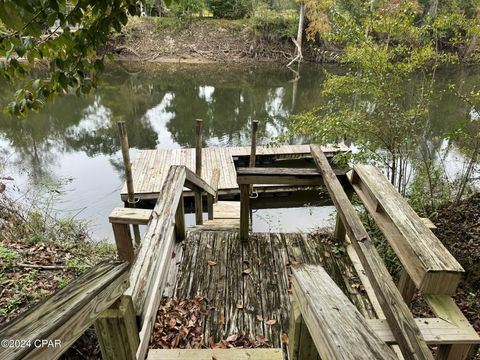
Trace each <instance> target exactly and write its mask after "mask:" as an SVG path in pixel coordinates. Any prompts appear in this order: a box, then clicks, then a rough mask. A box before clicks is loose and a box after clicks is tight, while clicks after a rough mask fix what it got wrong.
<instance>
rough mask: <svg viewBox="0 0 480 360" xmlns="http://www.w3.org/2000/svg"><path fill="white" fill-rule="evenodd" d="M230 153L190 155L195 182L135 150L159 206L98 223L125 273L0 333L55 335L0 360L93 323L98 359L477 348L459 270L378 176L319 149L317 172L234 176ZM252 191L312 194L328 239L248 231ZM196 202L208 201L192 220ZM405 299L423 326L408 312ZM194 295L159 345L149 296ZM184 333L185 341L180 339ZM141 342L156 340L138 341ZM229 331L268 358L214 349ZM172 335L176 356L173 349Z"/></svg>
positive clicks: (422, 353) (156, 309)
mask: <svg viewBox="0 0 480 360" xmlns="http://www.w3.org/2000/svg"><path fill="white" fill-rule="evenodd" d="M199 138H200V137H199ZM200 144H201V141H198V147H197V148H198V152H197V155H198V154H201V151H200V149H201V146H200ZM240 150H241V148H240ZM240 150H239V149H232V148H226V149H218V148H216V149H205V150H204V151H205V152H206V153H209V154H210V155H206V156H204V162H202V163H201V162H200V156H198V157H197V158H196V160H197V161H198V162H197V163H198V164H199V166H200V164H204V168H203V167H202V171H201V173H200V171H199V172H198V173H195V172H193V171H192V169H194V163H195V162H194V161H193V160H195V157H194V156H193V155H194V154H195V152H192V151H191V149H184V150H165V151H164V150H154V151H150V152H145V153H144V154H143V155H142V153H140V154H139V158H137V163H136V164H137V168H136V169H137V171H140V173H138V174H137V175H139V176H140V178H139V180H137V183H138V184H137V185H139V186H140V185H143V184H145V186H146V187H144V188H141V187H140V188H139V189H140V190H143V191H146V190H148V191H149V192H144V193H143V194H144V195H146V196H158V200H157V201H156V204H155V207H154V208H153V210H148V209H139V208H137V209H131V208H119V209H115V210H114V211H112V213H111V215H110V217H109V220H110V222H111V223H112V226H113V231H114V235H115V242H116V245H117V252H118V257H119V259H120V260H122V261H124V262H128V263H130V265H127V264H125V263H119V262H110V263H101V264H99V265H97V266H96V267H95V268H93V269H92V270H90V271H89V272H87V273H85V274H84V275H82V276H81V277H79V278H78V279H76V280H74V281H72V282H71V283H70V284H68V285H67V286H66V287H65V288H63V289H62V290H60V291H59V292H57V293H55V294H54V295H53V296H52V297H50V298H49V299H48V300H47V301H43V302H41V303H40V304H38V305H37V306H36V307H35V308H34V309H32V310H30V311H28V312H26V313H24V314H23V315H22V316H20V317H19V318H17V319H16V320H14V321H12V322H10V323H8V324H7V326H5V327H4V328H3V329H0V338H2V339H25V341H28V342H31V343H32V344H34V341H35V339H49V340H53V339H57V340H58V341H61V344H62V347H61V348H59V347H35V346H28V347H27V346H26V347H10V346H7V347H4V348H3V349H2V348H0V358H1V359H5V360H18V359H23V358H32V359H33V358H35V359H36V358H42V359H43V358H52V359H53V358H58V357H59V356H60V354H62V353H63V352H64V351H65V350H66V349H67V348H68V347H69V346H70V345H72V344H73V342H74V341H75V340H76V339H78V338H79V337H80V335H81V334H82V333H83V332H84V331H85V330H86V329H88V328H89V327H90V326H91V325H92V324H94V325H95V330H96V334H97V338H98V341H99V344H100V348H101V351H102V358H103V359H105V360H116V359H128V360H144V359H145V358H148V359H152V360H154V359H172V360H186V359H197V360H200V359H218V360H227V359H231V358H236V359H237V358H238V359H252V360H253V359H258V360H267V359H269V360H281V359H282V356H284V358H287V357H286V355H287V351H288V359H290V360H318V359H319V358H322V359H332V360H344V359H362V360H371V359H378V360H380V359H381V360H384V359H392V360H393V359H397V358H398V359H399V360H403V359H408V360H433V359H434V357H433V354H432V353H431V351H430V348H429V345H436V346H437V349H436V359H442V360H467V359H469V358H471V357H472V356H473V354H475V353H476V352H477V349H478V344H480V336H479V335H478V334H477V333H476V331H475V329H474V328H473V327H472V326H471V325H470V324H469V322H468V320H467V318H466V317H465V316H464V315H463V314H462V312H461V311H460V309H459V308H458V306H457V305H456V304H455V302H454V299H453V298H452V297H451V295H452V293H454V291H455V289H456V287H457V285H458V282H459V281H460V278H461V275H462V273H463V269H462V267H461V266H460V265H459V264H458V263H457V261H456V260H455V258H454V257H453V256H452V255H451V254H450V253H449V252H448V251H447V249H445V248H444V246H443V244H442V243H441V242H440V240H439V239H438V238H436V237H435V235H434V234H433V233H432V232H431V230H430V229H429V228H430V227H431V224H429V223H427V222H426V221H425V220H424V219H422V218H420V217H419V216H418V215H417V214H416V213H415V212H414V211H413V209H411V208H410V207H409V205H408V203H407V202H406V200H405V199H403V198H402V197H401V196H400V194H398V193H397V192H396V189H395V188H394V187H393V185H391V184H390V183H389V182H388V180H387V179H386V178H385V177H384V175H383V174H381V173H380V172H379V171H378V170H377V169H375V168H374V167H371V166H366V165H356V166H354V167H353V169H352V171H351V172H350V173H349V174H348V175H347V176H345V172H342V171H336V170H335V169H333V168H332V167H331V165H330V163H329V161H328V159H327V157H326V154H325V153H324V152H323V151H322V149H321V148H320V147H319V146H318V145H311V146H310V152H311V156H312V158H313V160H314V162H315V164H316V165H317V169H312V168H308V167H305V168H303V169H302V168H298V167H291V168H288V167H279V166H274V167H255V168H254V167H248V168H242V166H244V165H243V164H245V163H246V162H245V160H246V159H247V160H250V159H248V154H249V150H248V149H247V148H243V150H242V151H243V152H241V151H240ZM328 150H329V148H324V151H328ZM330 150H332V149H331V148H330ZM306 151H307V149H305V148H303V147H290V148H285V147H282V148H275V149H268V148H260V149H259V151H258V153H259V154H260V155H259V156H258V157H257V159H259V163H260V164H263V165H264V164H265V163H266V162H267V161H268V162H271V160H272V159H273V162H275V161H276V160H281V159H291V158H295V157H296V158H305V157H307V154H306ZM336 151H338V149H335V151H333V150H332V151H331V152H330V153H329V154H330V155H332V153H334V152H336ZM188 153H191V154H190V155H188ZM252 154H255V152H254V151H252ZM327 154H328V152H327ZM183 155H184V157H183ZM209 156H210V157H209ZM242 157H244V158H242ZM262 157H264V158H263V159H262ZM268 157H270V158H268ZM236 158H237V164H236V163H235V159H236ZM253 158H254V156H252V158H251V159H253ZM138 159H143V160H141V161H140V160H138ZM212 159H216V160H215V161H216V162H213V160H212ZM127 160H128V159H127ZM227 160H228V161H227ZM162 161H163V162H164V164H163V165H162V164H161V162H162ZM187 162H188V164H186V163H187ZM126 163H127V164H130V162H129V161H126ZM182 163H185V164H184V165H171V164H182ZM227 163H229V164H230V165H229V166H227V165H226V164H227ZM252 163H253V161H252ZM142 164H143V165H142ZM236 165H238V169H237V168H236ZM249 165H252V166H253V165H254V164H249ZM273 165H279V164H273ZM295 165H297V164H295ZM139 166H140V167H142V166H143V168H140V167H139ZM167 168H168V171H166V169H167ZM197 169H199V168H198V167H197ZM218 169H220V170H221V174H220V172H219V171H218ZM229 169H230V170H229ZM164 172H166V174H165V173H164ZM229 172H231V173H229ZM128 173H129V171H128ZM202 174H203V176H205V178H204V177H202ZM212 174H215V176H211V175H212ZM219 175H221V176H220V178H221V179H223V180H221V181H223V183H222V182H221V187H222V186H223V188H222V189H223V191H224V192H227V191H234V190H235V191H238V190H237V187H236V186H237V184H238V185H239V187H240V189H239V190H240V202H222V201H219V202H217V203H216V204H215V203H214V202H215V199H216V197H217V196H216V195H217V189H218V187H217V185H218V176H219ZM227 175H228V176H227ZM208 177H210V179H208ZM228 181H230V183H228ZM129 183H130V182H129ZM258 184H268V185H269V186H278V185H276V184H280V185H281V186H284V188H285V189H287V186H297V187H298V186H320V185H325V187H326V189H327V191H328V193H329V195H330V198H331V200H332V202H333V203H334V205H335V207H336V209H337V221H336V226H335V231H334V233H333V234H328V235H327V234H318V233H314V234H305V233H295V234H281V233H278V231H275V232H272V233H252V232H251V230H250V226H249V223H250V209H251V202H252V201H251V197H250V189H251V187H252V186H255V188H257V185H258ZM148 186H150V187H149V188H148ZM229 186H232V187H229ZM185 187H187V188H188V189H190V191H193V192H195V214H196V216H195V218H196V219H195V221H196V225H195V226H194V227H192V228H188V229H187V228H186V224H185V207H184V201H183V196H184V194H185V190H184V189H185ZM265 189H266V188H265ZM202 193H203V194H206V197H207V210H208V219H209V220H208V221H205V222H204V221H203V216H202V214H203V211H202V206H203V201H201V196H202ZM353 193H356V194H357V195H358V197H359V199H360V201H361V202H362V203H363V204H364V206H365V208H366V210H367V211H368V212H369V213H370V215H371V216H372V218H373V220H374V221H375V223H376V224H377V225H378V227H379V229H380V230H381V231H382V233H383V235H384V236H385V238H386V240H387V241H388V242H389V244H390V245H391V247H392V249H393V251H394V252H395V254H396V256H397V257H398V258H399V259H400V261H401V263H402V265H403V271H402V275H401V278H400V280H399V283H398V286H397V284H395V283H394V282H393V279H392V277H391V275H390V274H389V272H388V270H387V267H386V266H385V264H384V262H383V259H382V258H381V257H380V255H379V253H378V251H377V250H376V248H375V246H374V244H373V241H372V239H371V238H370V236H369V234H368V232H367V230H366V229H365V227H364V225H363V223H362V220H361V219H360V217H359V215H358V213H357V208H356V206H354V205H353V204H352V202H351V197H352V196H353ZM140 194H141V193H140ZM131 195H132V192H131ZM198 215H200V216H198ZM131 225H146V227H147V228H146V230H145V232H144V234H143V237H142V239H141V241H140V242H139V244H135V243H134V242H133V241H132V236H131V231H130V226H131ZM415 293H417V294H419V295H421V296H422V297H423V299H424V300H425V301H426V303H427V304H428V306H429V307H430V309H431V310H432V312H433V314H435V317H421V318H415V317H414V316H413V313H412V312H411V309H410V304H411V301H412V297H413V295H414V294H415ZM79 294H80V295H81V296H79ZM197 295H198V296H200V297H201V298H202V301H204V300H206V301H207V306H206V307H205V308H201V309H198V310H199V311H200V312H199V313H198V316H197V315H195V314H192V318H190V320H189V321H188V323H186V325H185V326H183V327H179V326H178V325H179V324H181V323H182V321H180V320H179V319H177V318H176V317H177V316H180V315H179V314H181V313H189V311H188V310H182V309H177V310H175V311H174V312H176V315H175V318H173V317H172V318H170V319H169V320H168V329H167V330H168V334H167V335H165V334H164V333H163V330H162V328H163V326H162V324H164V320H165V318H162V311H163V310H162V308H161V306H160V305H161V301H162V299H167V301H169V300H171V302H173V300H172V298H177V299H183V300H186V301H188V300H189V299H192V298H194V297H195V296H197ZM352 303H353V305H355V306H353V305H352ZM59 304H60V305H61V306H59ZM196 305H198V304H196ZM193 316H194V317H195V320H193ZM47 317H48V319H47ZM46 319H47V320H48V321H46ZM172 320H174V322H173V323H172ZM197 320H198V321H199V322H197ZM190 321H193V323H190ZM196 322H197V325H195V323H196ZM32 324H33V326H32ZM194 325H195V328H194V331H195V336H194V337H195V338H194V339H192V338H187V337H185V334H187V333H189V330H188V327H191V326H194ZM187 326H188V327H187ZM185 331H186V332H185ZM152 335H154V336H155V335H158V336H160V339H162V341H166V343H158V342H156V341H152V342H151V339H152ZM235 335H239V336H241V337H242V338H243V337H245V338H246V339H249V341H250V342H251V341H252V340H253V339H255V341H257V339H262V341H261V344H260V345H261V346H264V345H267V346H271V347H272V348H271V349H258V348H251V345H248V344H246V346H247V348H237V349H235V350H234V351H232V352H231V353H230V352H228V353H227V351H231V350H229V349H227V348H228V347H230V345H229V344H228V340H227V339H229V338H230V337H231V336H235ZM164 338H165V340H163V339H164ZM182 338H183V340H182V341H187V343H186V345H182V346H184V347H185V349H180V350H179V349H176V348H177V347H178V345H179V344H180V343H179V341H180V340H181V339H182ZM172 339H176V340H175V342H174V341H173V340H172ZM265 339H267V340H268V342H267V344H265V341H264V340H265ZM286 339H288V341H286ZM169 340H172V342H169ZM218 341H220V342H219V343H218V344H216V342H218ZM191 343H194V345H195V346H196V348H195V349H190V348H189V347H192V346H191V345H190V344H191ZM287 343H288V345H287ZM150 346H152V347H153V346H159V347H170V348H169V349H163V348H162V349H161V348H159V349H149V347H150ZM207 346H210V347H211V348H210V349H206V348H204V347H207ZM241 346H242V345H240V347H241ZM219 347H220V348H219ZM150 350H151V351H150Z"/></svg>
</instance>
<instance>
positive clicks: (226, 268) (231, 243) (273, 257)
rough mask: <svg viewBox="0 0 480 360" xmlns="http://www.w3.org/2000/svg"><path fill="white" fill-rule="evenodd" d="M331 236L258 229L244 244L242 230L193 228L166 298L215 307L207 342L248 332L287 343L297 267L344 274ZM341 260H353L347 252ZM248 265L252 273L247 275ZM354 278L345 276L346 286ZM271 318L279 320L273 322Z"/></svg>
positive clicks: (207, 320)
mask: <svg viewBox="0 0 480 360" xmlns="http://www.w3.org/2000/svg"><path fill="white" fill-rule="evenodd" d="M326 236H327V235H310V234H301V233H295V234H283V233H282V234H275V233H273V234H272V233H253V234H252V237H251V239H250V240H251V241H248V242H246V243H244V242H241V241H240V239H239V234H238V231H189V232H188V235H187V239H186V240H185V241H183V242H182V243H179V244H177V247H182V249H183V256H182V258H181V263H180V264H178V261H179V260H178V258H176V259H173V260H172V261H175V263H176V264H177V265H178V274H177V276H176V284H170V286H169V288H168V292H167V293H165V294H164V296H167V297H172V296H173V297H175V298H177V299H192V298H193V297H194V296H195V295H202V296H205V297H206V298H207V299H208V309H210V311H209V312H208V314H207V315H206V317H205V319H204V320H203V331H204V342H205V345H206V346H207V344H208V338H209V337H210V336H213V339H214V341H215V342H218V341H220V340H221V339H225V338H227V337H228V336H230V335H234V334H240V333H246V334H248V335H249V337H252V338H255V336H265V337H266V338H267V339H268V341H269V344H270V345H271V346H272V347H282V341H281V334H283V333H288V321H289V314H290V294H289V287H290V283H289V276H290V274H291V270H290V268H291V265H292V264H293V265H295V264H297V263H303V262H305V263H309V264H322V265H323V266H324V267H325V269H326V271H327V272H331V276H332V278H335V277H338V275H339V271H338V269H337V268H338V265H336V262H337V261H340V260H339V258H337V257H334V256H323V255H324V254H325V251H327V248H326V245H325V243H324V241H323V240H324V239H325V237H326ZM175 252H176V253H177V252H178V251H177V250H176V251H175ZM208 260H213V261H215V265H213V266H212V265H209V264H208ZM341 261H349V259H348V257H347V256H345V257H343V260H341ZM245 269H250V270H251V271H250V270H248V271H247V272H246V273H242V272H243V271H244V270H245ZM340 276H341V274H340ZM172 279H173V277H172ZM348 280H349V279H344V278H341V279H340V280H339V283H340V284H341V285H342V288H345V282H346V281H347V282H348ZM348 287H350V286H348ZM172 290H173V294H172ZM346 293H347V295H350V293H349V292H346ZM356 300H357V301H358V298H356ZM361 301H365V302H368V300H367V299H366V298H365V299H363V300H361ZM364 307H365V305H364V306H363V308H364ZM268 320H276V322H275V323H274V324H272V325H268V324H267V321H268Z"/></svg>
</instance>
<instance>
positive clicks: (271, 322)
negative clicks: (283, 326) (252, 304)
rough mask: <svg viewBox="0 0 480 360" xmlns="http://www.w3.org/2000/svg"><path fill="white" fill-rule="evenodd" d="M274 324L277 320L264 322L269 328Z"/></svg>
mask: <svg viewBox="0 0 480 360" xmlns="http://www.w3.org/2000/svg"><path fill="white" fill-rule="evenodd" d="M276 323H277V320H275V319H271V320H267V321H266V322H265V324H267V325H270V326H272V325H275V324H276Z"/></svg>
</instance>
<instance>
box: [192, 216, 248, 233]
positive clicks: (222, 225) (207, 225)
mask: <svg viewBox="0 0 480 360" xmlns="http://www.w3.org/2000/svg"><path fill="white" fill-rule="evenodd" d="M238 229H240V220H239V219H213V220H207V221H204V222H203V224H202V225H195V226H192V227H190V228H188V230H189V231H200V230H201V231H238Z"/></svg>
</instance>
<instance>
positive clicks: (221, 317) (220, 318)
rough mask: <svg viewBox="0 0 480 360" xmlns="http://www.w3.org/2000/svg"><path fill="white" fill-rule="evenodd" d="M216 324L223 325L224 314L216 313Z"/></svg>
mask: <svg viewBox="0 0 480 360" xmlns="http://www.w3.org/2000/svg"><path fill="white" fill-rule="evenodd" d="M217 324H219V325H225V316H223V314H219V315H218V321H217Z"/></svg>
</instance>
